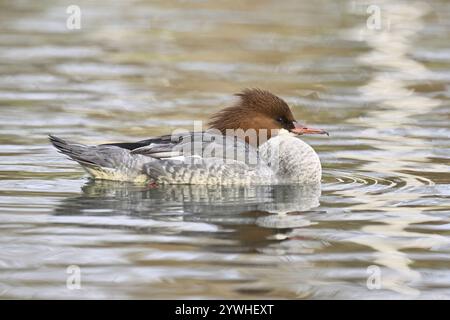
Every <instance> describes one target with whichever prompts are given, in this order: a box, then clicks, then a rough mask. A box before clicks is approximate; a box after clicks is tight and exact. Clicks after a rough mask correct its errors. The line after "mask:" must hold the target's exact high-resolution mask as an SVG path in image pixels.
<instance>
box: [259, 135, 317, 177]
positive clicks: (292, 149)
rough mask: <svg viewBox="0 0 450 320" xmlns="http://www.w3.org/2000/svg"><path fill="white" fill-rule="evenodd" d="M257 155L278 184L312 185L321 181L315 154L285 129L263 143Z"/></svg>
mask: <svg viewBox="0 0 450 320" xmlns="http://www.w3.org/2000/svg"><path fill="white" fill-rule="evenodd" d="M259 154H260V156H261V159H262V160H263V161H265V162H266V163H267V165H268V166H269V167H270V168H271V169H272V170H273V171H274V173H275V174H276V176H277V178H278V180H279V181H280V182H281V181H288V182H296V183H302V184H314V183H318V182H320V180H321V177H322V166H321V164H320V159H319V156H318V155H317V153H316V152H315V151H314V149H313V148H312V147H311V146H310V145H308V144H307V143H305V142H304V141H302V140H300V139H299V138H298V137H297V136H296V135H295V134H293V133H291V132H289V131H287V130H285V129H281V130H280V131H279V133H278V135H277V136H275V137H273V138H271V139H269V140H268V141H266V142H265V143H263V144H262V145H261V146H260V147H259Z"/></svg>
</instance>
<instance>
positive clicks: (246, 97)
mask: <svg viewBox="0 0 450 320" xmlns="http://www.w3.org/2000/svg"><path fill="white" fill-rule="evenodd" d="M236 96H237V98H238V99H237V101H236V102H235V103H234V104H233V105H231V106H229V107H226V108H224V109H222V110H221V111H219V112H218V113H216V114H214V115H213V116H212V117H211V120H210V121H209V123H208V124H209V126H210V128H211V129H216V130H219V131H220V132H222V134H224V135H225V134H227V135H228V134H230V132H235V135H238V136H240V135H244V136H243V137H242V138H244V139H245V140H246V141H247V142H248V143H251V144H256V145H260V144H262V143H263V142H265V141H267V140H268V139H270V138H271V137H272V136H273V135H276V134H277V132H278V131H279V130H280V129H285V130H288V131H289V132H292V133H294V134H296V135H303V134H327V135H328V133H327V132H326V131H324V130H322V129H314V128H309V127H306V126H304V125H301V124H300V123H299V122H297V121H296V120H295V118H294V116H293V114H292V112H291V110H290V108H289V106H288V104H287V103H286V102H285V101H284V100H283V99H281V98H279V97H277V96H276V95H274V94H272V93H270V92H269V91H265V90H261V89H245V90H243V91H242V92H240V93H237V94H236ZM251 131H254V132H255V133H256V136H257V139H256V140H255V141H251V140H249V135H248V132H251ZM263 140H264V141H263Z"/></svg>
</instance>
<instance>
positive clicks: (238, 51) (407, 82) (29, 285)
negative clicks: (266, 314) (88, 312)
mask: <svg viewBox="0 0 450 320" xmlns="http://www.w3.org/2000/svg"><path fill="white" fill-rule="evenodd" d="M77 2H78V5H79V6H80V7H81V10H82V17H83V18H82V29H81V30H78V31H69V30H67V29H66V28H65V19H66V16H67V15H66V11H65V10H66V7H64V5H61V4H60V3H59V2H57V1H46V2H45V3H41V2H36V1H20V2H14V3H8V5H6V4H4V3H0V8H1V10H0V18H1V19H0V21H2V22H1V24H0V57H1V59H0V60H1V61H0V72H1V74H2V77H1V78H0V120H1V122H2V126H0V144H1V151H0V221H1V224H0V246H1V247H2V251H1V252H0V268H1V271H2V272H0V297H2V298H61V297H67V298H200V299H203V298H350V299H354V298H363V299H372V298H404V299H411V298H450V296H449V292H450V290H449V289H450V271H449V269H448V262H449V258H450V233H449V230H450V221H449V213H450V207H449V198H450V174H449V172H450V170H449V165H448V163H449V158H450V151H449V150H450V139H449V137H450V127H449V121H450V115H449V110H450V108H449V98H450V91H449V90H450V87H449V85H448V80H449V79H450V76H449V75H450V72H449V71H450V52H449V50H448V48H447V43H448V39H449V38H450V31H449V30H450V28H449V25H448V21H450V16H449V14H450V3H448V2H447V1H444V0H442V1H439V0H436V1H431V2H423V1H400V0H398V1H378V2H377V5H378V6H380V9H381V29H380V30H369V29H368V28H367V27H366V19H367V17H368V14H367V11H366V9H367V5H368V3H367V2H365V1H345V0H340V1H334V2H333V3H331V2H329V1H323V2H322V1H319V2H317V1H314V2H311V1H283V4H282V5H281V4H280V3H279V2H276V1H270V0H264V1H259V0H258V1H256V0H247V1H239V2H238V3H236V4H235V5H233V6H231V5H230V4H227V3H225V2H224V3H221V2H215V1H171V0H170V1H145V0H138V1H131V0H130V1H117V2H114V3H110V4H108V5H105V4H103V3H100V2H97V1H77ZM370 4H371V3H370ZM319 22H320V24H319ZM243 87H262V88H266V89H269V90H272V91H274V92H275V93H277V94H279V95H281V96H283V97H284V98H285V99H286V100H287V101H288V102H289V104H290V105H292V107H293V111H294V114H295V116H296V118H298V119H301V120H302V121H303V122H305V123H307V124H308V123H310V124H314V125H315V126H317V127H323V128H324V129H327V131H329V132H330V133H331V137H330V138H322V137H307V138H305V140H307V142H308V143H310V144H311V145H312V146H313V147H314V148H315V149H316V150H317V151H318V153H319V155H320V157H321V160H322V164H323V167H324V176H323V181H322V184H321V185H320V186H319V185H318V186H255V187H229V186H228V187H206V186H162V187H158V188H149V187H143V186H136V185H132V184H123V183H113V182H102V181H97V182H93V181H89V180H87V178H86V177H85V176H84V174H83V172H82V170H81V169H80V168H79V167H78V166H77V165H75V164H74V163H72V162H69V161H67V160H66V159H64V157H62V156H61V155H59V154H57V153H56V152H55V150H54V149H52V148H51V146H50V145H49V143H48V141H47V138H46V135H47V134H48V133H53V134H55V135H59V136H63V137H70V138H72V139H75V140H79V141H83V142H88V143H103V142H109V141H127V140H139V139H142V138H145V137H148V136H150V135H156V134H160V133H167V131H170V130H171V129H174V128H177V127H183V128H189V127H190V126H191V125H192V120H205V119H206V117H207V115H208V114H210V113H212V112H214V111H216V110H218V108H220V107H221V106H222V105H224V104H225V103H227V102H228V101H229V96H230V93H232V92H236V91H239V90H240V89H242V88H243ZM69 265H77V266H79V267H80V268H81V274H82V289H81V290H69V289H67V287H66V279H67V273H66V269H67V267H68V266H69ZM373 267H378V268H379V270H380V279H379V280H380V284H381V288H380V289H375V290H371V289H370V288H368V287H367V285H366V284H367V280H368V278H369V276H370V270H373ZM368 268H369V269H368Z"/></svg>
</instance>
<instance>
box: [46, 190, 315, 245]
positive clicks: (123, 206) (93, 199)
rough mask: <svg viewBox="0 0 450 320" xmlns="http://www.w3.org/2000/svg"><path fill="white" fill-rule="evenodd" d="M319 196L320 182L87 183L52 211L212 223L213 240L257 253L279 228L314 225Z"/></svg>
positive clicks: (286, 229) (272, 239)
mask: <svg viewBox="0 0 450 320" xmlns="http://www.w3.org/2000/svg"><path fill="white" fill-rule="evenodd" d="M320 194H321V188H320V184H316V185H309V186H300V185H278V186H274V185H270V186H269V185H267V186H204V185H167V186H158V187H147V186H138V185H133V184H129V183H120V182H113V181H89V182H87V183H86V184H85V185H84V186H83V187H82V194H81V195H79V196H76V197H71V198H66V199H64V200H63V201H62V202H61V203H60V204H59V205H58V206H57V207H56V208H55V211H54V213H55V215H59V216H68V215H70V216H73V215H79V216H104V217H113V216H116V215H120V216H124V215H125V216H132V217H138V218H141V219H152V220H156V221H174V219H176V220H177V221H180V220H181V221H184V222H191V223H192V222H202V223H208V224H212V225H215V226H217V227H218V230H219V231H218V232H216V234H215V235H214V237H227V239H229V240H232V241H236V240H237V241H238V242H239V243H240V244H241V245H240V246H238V247H234V249H233V250H239V251H242V250H244V251H248V250H259V249H261V248H260V246H261V245H263V246H264V245H265V244H268V243H273V242H274V241H275V240H274V239H278V240H276V241H280V237H279V236H277V235H279V233H280V230H282V231H283V232H289V231H291V230H292V229H293V228H298V227H305V226H308V225H310V224H311V221H310V220H309V219H308V216H309V215H304V214H303V213H306V212H308V213H310V212H311V210H313V209H314V208H317V207H318V206H319V197H320ZM105 227H111V226H110V225H109V224H108V226H106V225H105ZM230 231H231V233H230ZM186 232H187V233H188V234H189V235H190V236H193V235H192V233H189V231H186ZM186 232H185V233H186ZM221 232H222V234H221ZM284 239H285V238H284ZM229 249H230V248H229Z"/></svg>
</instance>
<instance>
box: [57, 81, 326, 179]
mask: <svg viewBox="0 0 450 320" xmlns="http://www.w3.org/2000/svg"><path fill="white" fill-rule="evenodd" d="M235 96H236V97H237V100H236V102H235V103H234V104H232V105H231V106H229V107H226V108H224V109H223V110H221V111H219V112H218V113H216V114H214V115H213V116H212V117H211V120H210V121H209V123H208V125H209V129H208V130H206V131H200V132H174V133H173V134H171V135H163V136H159V137H152V138H149V139H146V140H141V141H138V142H131V143H108V144H101V145H97V146H88V145H84V144H80V143H76V142H70V141H66V140H63V139H61V138H58V137H55V136H53V135H50V136H49V138H50V141H51V143H52V144H53V145H54V146H55V147H56V148H57V149H58V150H59V152H61V153H63V154H65V155H67V156H68V157H69V158H70V159H72V160H74V161H76V162H78V163H79V164H80V165H81V166H82V167H83V168H84V169H85V170H86V171H87V172H88V173H89V174H90V175H91V176H92V177H93V178H94V179H105V180H116V181H130V182H148V183H152V184H208V185H211V184H216V185H220V184H222V185H227V184H268V185H269V184H286V183H300V184H316V183H318V182H320V179H321V175H322V167H321V163H320V159H319V157H318V155H317V153H316V152H315V151H314V149H313V148H312V147H311V146H309V145H308V144H307V143H305V142H304V141H302V140H300V139H299V136H300V135H303V134H327V135H328V133H327V132H326V131H324V130H322V129H313V128H308V127H306V126H303V125H300V124H299V123H298V122H297V121H295V119H294V116H293V115H292V112H291V110H290V108H289V106H288V105H287V103H286V102H285V101H284V100H282V99H281V98H279V97H277V96H276V95H274V94H272V93H270V92H268V91H265V90H260V89H246V90H244V91H242V92H241V93H238V94H236V95H235Z"/></svg>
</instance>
